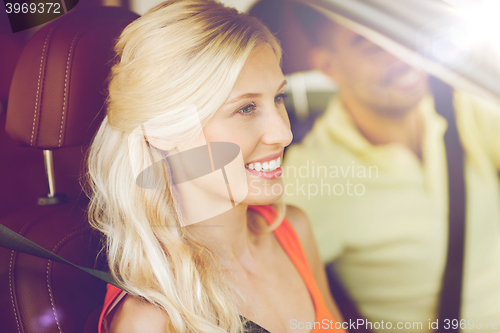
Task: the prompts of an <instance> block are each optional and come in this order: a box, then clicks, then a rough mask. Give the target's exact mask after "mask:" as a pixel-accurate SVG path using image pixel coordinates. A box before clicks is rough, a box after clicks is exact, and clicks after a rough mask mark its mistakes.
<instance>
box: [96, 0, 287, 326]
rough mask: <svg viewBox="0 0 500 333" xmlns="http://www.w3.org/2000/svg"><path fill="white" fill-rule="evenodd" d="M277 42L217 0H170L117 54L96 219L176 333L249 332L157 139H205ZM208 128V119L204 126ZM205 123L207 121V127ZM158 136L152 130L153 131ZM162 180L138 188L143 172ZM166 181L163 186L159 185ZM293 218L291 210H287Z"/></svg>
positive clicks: (136, 27)
mask: <svg viewBox="0 0 500 333" xmlns="http://www.w3.org/2000/svg"><path fill="white" fill-rule="evenodd" d="M263 43H264V44H268V45H270V46H271V47H272V48H273V50H274V52H275V54H276V56H277V57H278V59H280V58H281V50H280V47H279V44H278V42H277V40H276V38H275V37H274V36H273V35H272V34H271V33H270V32H269V30H268V29H267V28H266V27H265V26H264V25H263V24H262V23H261V22H260V21H258V20H257V19H255V18H253V17H250V16H248V15H246V14H241V13H238V12H237V11H236V10H235V9H230V8H226V7H224V6H223V5H221V4H219V3H217V2H215V1H210V0H169V1H166V2H164V3H162V4H160V5H158V6H156V7H155V8H153V9H152V10H151V11H149V12H148V13H147V14H145V15H144V16H143V17H141V18H139V19H138V20H136V21H134V22H133V23H132V24H130V25H129V26H127V27H126V28H125V30H124V31H123V33H122V34H121V36H120V38H119V40H118V42H117V44H116V46H115V51H116V54H117V62H116V64H115V65H114V66H113V69H112V75H111V80H110V84H109V98H108V103H107V114H106V117H105V119H104V121H103V123H102V125H101V127H100V129H99V131H98V132H97V134H96V136H95V138H94V141H93V143H92V146H91V148H90V151H89V155H88V163H87V165H88V172H87V180H88V185H89V191H90V194H89V195H90V197H91V202H90V206H89V218H90V221H91V224H92V225H93V226H94V227H95V228H96V229H98V230H100V231H101V232H102V233H103V234H104V236H105V238H106V240H105V244H106V250H107V256H108V262H109V268H110V271H111V273H112V275H113V276H114V277H115V279H117V280H118V281H121V283H122V285H123V287H124V289H126V291H127V292H128V293H130V294H132V295H135V296H139V297H142V298H144V299H145V300H147V301H148V302H150V303H152V304H154V305H156V306H158V307H160V308H161V309H163V310H165V311H166V313H167V315H168V317H169V320H168V326H167V327H166V331H168V332H170V331H174V332H240V331H242V330H243V325H242V323H241V321H240V318H239V314H238V311H237V310H236V304H237V300H236V299H235V298H234V297H233V296H231V295H234V293H233V292H230V290H231V288H228V284H227V283H226V282H224V279H223V276H222V271H221V266H220V263H219V262H218V261H217V258H215V256H214V254H213V253H212V252H211V251H210V250H209V249H207V248H206V247H204V246H203V245H202V243H201V242H200V240H199V239H197V236H196V235H195V234H194V233H192V232H190V229H189V228H181V225H182V221H181V220H182V216H181V214H180V210H179V207H178V203H177V202H176V199H175V196H174V193H173V192H172V191H171V189H170V186H166V185H168V184H170V183H171V181H172V180H171V176H170V171H169V170H168V164H167V163H160V164H155V165H159V167H156V168H153V169H151V168H149V169H148V167H149V166H151V165H152V163H153V162H155V161H158V160H161V159H162V158H163V156H161V154H160V153H159V152H158V151H157V150H155V149H150V148H151V147H150V146H149V145H148V142H147V141H146V140H145V136H144V132H143V131H144V124H145V123H147V122H148V121H149V122H150V121H151V119H160V120H159V122H158V123H156V124H155V126H149V127H150V128H152V130H151V131H152V132H151V133H152V135H153V136H154V137H156V138H160V139H161V140H164V141H166V142H168V143H169V144H172V145H174V146H175V145H176V144H179V143H182V142H184V141H186V140H188V139H189V138H192V137H194V136H195V135H196V133H195V132H196V131H197V127H196V126H195V125H196V124H193V123H192V122H186V121H183V120H185V119H186V118H187V117H189V116H190V115H192V114H190V113H189V112H188V111H189V110H192V107H193V106H194V107H195V109H196V110H197V114H198V116H199V121H200V123H201V124H205V123H206V122H207V121H208V120H209V119H210V117H211V116H212V115H213V114H214V113H215V112H216V111H217V110H218V109H219V108H220V107H221V106H222V105H223V104H224V102H225V101H226V100H227V98H228V96H229V94H230V92H231V90H232V88H233V86H234V85H235V83H236V80H237V78H238V75H239V73H240V71H241V69H242V68H243V66H244V64H245V62H246V60H247V58H248V57H249V55H250V53H251V52H252V50H254V49H255V48H256V47H257V46H258V45H260V44H263ZM198 125H199V124H198ZM198 129H199V127H198ZM149 134H150V133H148V135H149ZM146 169H147V170H150V171H149V174H148V173H144V172H142V174H141V177H143V178H148V179H149V180H148V181H149V182H150V183H154V185H158V186H157V187H155V186H153V188H156V189H151V188H152V187H149V188H150V189H147V188H146V187H148V186H138V185H137V182H138V175H139V174H140V173H141V171H143V170H146ZM160 183H163V189H158V188H160V187H161V184H160ZM279 215H280V218H279V219H282V218H283V212H281V213H280V214H279Z"/></svg>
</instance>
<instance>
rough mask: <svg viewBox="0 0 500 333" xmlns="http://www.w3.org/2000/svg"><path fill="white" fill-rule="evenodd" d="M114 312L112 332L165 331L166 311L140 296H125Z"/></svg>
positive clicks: (111, 324)
mask: <svg viewBox="0 0 500 333" xmlns="http://www.w3.org/2000/svg"><path fill="white" fill-rule="evenodd" d="M113 312H114V313H113V317H112V318H111V323H110V326H109V332H110V333H142V332H148V333H165V328H166V325H167V322H168V316H167V314H166V313H165V311H162V310H161V309H160V308H158V307H156V306H154V305H153V304H151V303H148V302H146V301H143V300H141V299H140V298H138V297H134V296H131V295H127V296H125V299H124V300H122V301H121V302H120V303H119V304H118V306H117V307H116V309H115V310H114V311H113Z"/></svg>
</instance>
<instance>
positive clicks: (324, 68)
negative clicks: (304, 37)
mask: <svg viewBox="0 0 500 333" xmlns="http://www.w3.org/2000/svg"><path fill="white" fill-rule="evenodd" d="M309 64H310V65H311V67H312V68H314V69H316V70H319V71H321V72H323V73H324V74H326V75H328V76H329V77H330V78H332V80H334V81H336V78H337V73H338V65H339V64H338V61H337V57H336V55H335V54H334V53H333V52H332V51H331V50H329V49H327V48H324V47H314V48H313V49H311V51H310V52H309Z"/></svg>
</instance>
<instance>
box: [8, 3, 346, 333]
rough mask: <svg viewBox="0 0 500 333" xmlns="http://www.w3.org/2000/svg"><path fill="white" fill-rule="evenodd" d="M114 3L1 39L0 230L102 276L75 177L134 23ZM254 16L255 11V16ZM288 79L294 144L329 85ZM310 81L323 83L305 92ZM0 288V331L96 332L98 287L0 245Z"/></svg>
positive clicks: (293, 64) (83, 7)
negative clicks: (118, 52) (116, 53)
mask: <svg viewBox="0 0 500 333" xmlns="http://www.w3.org/2000/svg"><path fill="white" fill-rule="evenodd" d="M228 2H230V1H228ZM119 4H121V6H119V7H117V6H116V4H114V3H111V5H115V6H104V5H105V3H99V2H96V1H87V2H84V1H80V4H79V5H78V6H76V7H75V9H74V10H72V11H71V12H70V13H68V14H66V15H63V16H62V17H61V18H59V19H57V20H54V21H52V22H49V23H48V24H46V25H44V26H43V27H41V28H40V29H34V30H36V32H33V31H27V32H20V33H17V34H10V33H6V34H2V35H1V37H0V38H1V43H2V44H3V45H6V46H7V48H4V50H6V49H8V50H9V51H8V52H2V55H1V56H0V57H1V59H2V61H1V63H2V65H1V67H0V71H1V72H0V73H1V74H2V77H3V79H2V80H0V84H1V86H0V90H1V91H0V95H1V96H0V97H1V102H2V109H0V152H1V154H2V158H1V159H0V160H1V163H0V172H1V174H2V177H1V178H0V187H1V188H2V189H4V190H3V191H2V194H0V196H1V197H0V224H2V225H4V226H6V227H8V228H10V229H12V230H14V231H15V232H17V233H19V234H21V235H23V236H24V237H26V238H28V239H30V240H32V241H33V242H35V243H36V244H39V245H41V246H42V247H44V248H45V249H48V250H50V251H52V252H53V253H55V254H58V255H60V256H61V257H63V258H65V259H67V260H69V261H71V262H73V263H75V264H77V265H81V266H85V267H93V268H96V269H105V267H106V263H105V260H104V258H103V256H102V255H100V250H101V246H102V244H101V242H100V236H99V235H98V234H97V233H95V232H93V231H92V229H91V228H90V227H89V225H88V222H87V219H86V213H85V208H86V205H87V203H88V199H87V196H86V194H85V192H84V190H83V189H82V185H84V179H83V178H82V177H83V173H82V170H83V169H84V164H85V153H86V149H87V145H88V144H89V142H90V140H91V138H92V136H93V134H94V133H95V131H96V130H97V128H98V126H99V124H100V121H101V120H102V118H103V115H104V113H105V110H104V108H103V106H104V102H105V98H106V96H105V91H106V80H107V77H108V75H109V71H110V67H111V64H112V61H113V58H112V49H113V44H114V41H115V39H116V38H117V36H118V35H119V34H120V32H121V30H122V29H123V28H124V27H125V26H126V25H127V24H128V23H130V22H131V21H133V20H134V19H136V18H137V17H138V14H136V13H134V12H132V11H131V10H129V9H128V8H131V7H132V6H131V4H130V3H129V2H128V1H122V2H121V3H119ZM259 10H260V9H259V8H255V9H254V13H255V15H257V16H258V13H259ZM285 10H286V9H285ZM264 12H265V9H264ZM4 23H5V22H4ZM4 23H3V25H4V26H5V24H4ZM271 28H272V27H271ZM292 29H293V28H292ZM30 35H31V36H30ZM289 42H290V41H289ZM294 42H296V40H295V41H294ZM284 43H287V41H286V38H285V41H284ZM297 46H298V47H300V45H297ZM285 57H288V58H287V61H286V66H288V67H284V72H285V74H287V73H292V72H295V71H297V69H299V70H300V66H301V61H303V59H300V57H299V59H297V60H296V59H295V58H294V57H293V56H292V55H291V54H286V55H285ZM288 80H289V82H290V84H289V88H288V89H289V91H288V92H289V93H290V97H289V98H288V99H287V100H286V104H287V110H288V112H289V116H290V120H291V126H292V131H293V133H294V142H299V141H300V140H301V139H302V138H303V137H304V135H305V134H306V133H307V132H308V131H309V129H310V128H311V127H312V125H313V123H314V120H315V119H316V118H317V117H318V116H319V115H320V111H319V110H324V108H325V105H326V103H327V101H328V98H329V96H330V95H331V94H332V93H334V86H333V85H332V84H331V83H329V82H324V81H321V78H319V79H314V78H313V79H311V78H310V77H309V76H305V75H304V74H300V73H299V74H293V75H290V76H288ZM310 80H313V81H314V82H317V81H320V82H324V84H322V85H320V86H321V87H320V89H318V90H314V89H313V90H311V89H309V90H306V86H307V85H308V81H310ZM306 91H307V92H306ZM312 101H314V102H312ZM0 286H1V287H0V309H2V311H0V323H1V329H0V330H1V331H2V332H26V333H28V332H97V321H98V316H99V314H100V310H101V307H102V302H103V299H104V295H105V292H106V289H105V287H106V283H105V282H104V281H101V280H99V279H97V278H95V277H92V276H90V275H88V274H86V273H84V272H82V271H79V270H77V269H76V268H72V267H68V266H66V265H63V264H60V263H54V262H52V261H50V260H46V259H42V258H37V257H34V256H30V255H27V254H23V253H19V252H17V251H13V250H8V249H5V248H0ZM337 302H339V304H341V303H342V302H343V300H342V299H341V298H340V299H337Z"/></svg>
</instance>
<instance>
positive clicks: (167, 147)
mask: <svg viewBox="0 0 500 333" xmlns="http://www.w3.org/2000/svg"><path fill="white" fill-rule="evenodd" d="M144 138H145V139H146V141H147V142H148V143H149V145H150V146H152V147H154V148H156V149H158V150H163V151H168V152H170V151H173V150H175V148H176V147H175V145H174V144H172V143H169V142H167V141H166V140H163V139H158V138H155V137H153V136H145V137H144Z"/></svg>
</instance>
